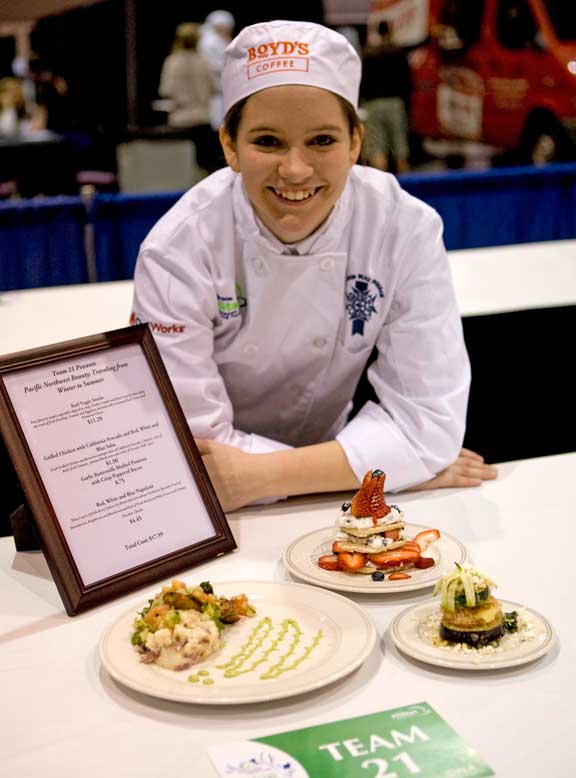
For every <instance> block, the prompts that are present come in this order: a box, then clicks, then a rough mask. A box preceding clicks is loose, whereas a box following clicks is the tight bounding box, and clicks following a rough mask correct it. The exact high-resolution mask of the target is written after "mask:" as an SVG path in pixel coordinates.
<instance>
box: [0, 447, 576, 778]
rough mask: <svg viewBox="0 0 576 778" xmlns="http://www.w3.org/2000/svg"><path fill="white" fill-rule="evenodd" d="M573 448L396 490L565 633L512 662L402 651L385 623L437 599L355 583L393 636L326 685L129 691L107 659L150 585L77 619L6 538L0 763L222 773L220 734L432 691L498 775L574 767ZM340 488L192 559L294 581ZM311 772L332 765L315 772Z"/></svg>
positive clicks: (509, 593) (25, 771)
mask: <svg viewBox="0 0 576 778" xmlns="http://www.w3.org/2000/svg"><path fill="white" fill-rule="evenodd" d="M575 470H576V454H567V455H563V456H556V457H548V458H542V459H532V460H528V461H524V462H512V463H508V464H505V465H503V466H502V467H501V469H500V478H499V479H498V480H497V481H494V482H492V483H486V484H485V485H484V486H483V487H481V488H480V489H474V490H449V491H448V490H446V491H438V492H432V493H428V494H404V495H398V496H395V498H394V501H395V502H397V503H398V504H400V505H401V506H402V507H403V508H404V510H405V512H406V517H407V520H408V521H412V522H414V523H421V524H425V525H428V526H435V527H438V528H439V529H440V530H444V531H446V532H449V533H451V534H453V535H455V536H457V537H458V538H460V539H461V540H462V541H463V542H464V543H465V544H466V545H467V547H468V548H469V550H470V552H471V554H472V557H473V559H474V561H475V563H476V564H477V565H478V567H479V568H480V569H481V570H483V571H484V572H486V573H487V574H490V575H492V576H493V577H494V578H495V579H496V580H497V581H498V582H499V584H500V587H499V590H498V592H499V593H500V595H501V596H502V597H505V598H506V599H510V600H512V601H517V602H523V603H525V604H527V605H529V606H531V607H532V608H534V609H535V610H537V611H539V612H541V613H542V614H544V615H545V616H546V617H547V618H548V619H549V620H550V621H551V622H552V624H553V625H554V627H555V629H556V631H557V634H558V637H559V643H558V645H557V646H556V648H554V649H553V650H552V652H551V653H549V654H548V655H547V656H546V657H544V658H542V659H540V660H538V661H537V662H536V663H534V664H532V665H528V666H525V667H522V668H518V669H515V670H503V671H499V672H489V673H485V674H478V673H472V672H462V671H460V672H449V671H445V670H442V669H439V668H433V667H429V666H426V665H421V664H418V663H415V662H412V661H411V660H409V659H407V658H405V657H404V656H403V655H401V654H400V653H399V652H398V651H397V650H396V649H395V648H394V646H393V645H392V643H391V641H390V638H389V636H388V634H387V628H388V626H389V624H390V622H391V621H392V619H393V617H394V616H395V615H396V614H397V613H398V612H399V611H400V610H401V609H403V608H405V607H406V606H407V605H409V604H411V603H413V602H419V601H422V600H424V599H426V598H427V597H429V596H430V590H427V591H425V592H421V593H420V592H417V593H413V594H412V595H389V596H387V597H383V596H382V597H378V596H376V597H369V596H362V595H350V596H351V598H352V599H354V600H355V601H356V602H357V603H358V604H360V605H361V606H362V607H363V608H365V609H366V612H367V613H368V614H369V615H370V616H371V617H372V619H373V620H374V622H375V624H376V626H377V629H378V632H379V633H380V635H381V636H382V639H381V640H380V641H379V642H378V644H377V647H376V648H375V650H374V652H373V654H372V655H371V656H370V657H369V659H368V660H367V661H366V663H365V665H364V666H363V667H361V668H360V669H359V670H358V671H357V672H355V673H353V674H352V675H351V676H349V677H348V678H346V679H344V680H342V681H340V682H338V683H336V684H335V685H333V686H331V687H329V688H326V689H324V690H323V691H319V692H317V693H315V694H314V695H306V696H303V697H298V698H293V699H289V700H285V701H279V702H274V703H268V704H259V705H254V706H248V705H247V706H242V707H241V708H236V707H230V708H224V707H220V708H208V707H206V708H203V707H201V706H191V705H190V706H189V705H185V704H177V703H169V702H163V701H160V700H155V699H152V698H147V697H145V696H143V695H140V694H138V693H135V692H131V691H128V690H126V689H124V688H123V687H121V686H119V685H117V684H116V683H115V682H113V681H112V680H111V679H110V678H109V676H108V675H107V673H106V672H105V671H104V670H103V669H102V667H101V665H100V661H99V659H98V654H97V650H96V646H97V643H98V640H99V638H100V635H101V633H102V632H103V630H104V629H105V628H106V627H107V626H108V625H109V624H110V623H112V622H113V621H114V620H115V619H116V617H117V616H118V615H119V614H120V613H122V612H123V611H125V610H126V609H127V608H129V607H131V606H133V607H136V606H137V605H140V604H141V603H142V602H143V600H144V599H145V598H146V597H147V595H148V594H149V593H151V592H152V590H154V589H156V588H157V587H150V588H148V589H147V590H146V591H141V592H139V593H137V594H136V595H130V596H127V597H124V598H123V599H121V600H118V601H116V602H114V603H111V604H108V605H105V606H102V607H100V608H98V609H96V610H94V611H91V612H89V613H86V614H83V615H81V616H77V617H75V618H68V617H66V615H65V614H64V611H63V608H62V604H61V602H60V600H59V598H58V594H57V591H56V588H55V586H54V584H53V583H52V581H51V579H50V576H49V573H48V570H47V567H46V564H45V562H44V560H43V557H42V556H41V555H40V554H38V553H16V552H15V550H14V545H13V542H12V540H11V539H9V538H6V539H3V540H1V541H0V591H2V606H1V611H2V614H1V617H0V624H1V633H2V634H1V635H0V646H1V661H0V689H1V693H2V703H3V704H2V708H3V714H4V715H3V724H2V750H1V757H0V760H1V762H2V768H3V769H2V775H5V776H7V778H8V776H9V777H10V778H31V777H32V776H40V775H41V776H42V777H43V778H77V776H78V775H81V776H82V778H102V776H109V778H135V777H136V776H138V778H160V777H161V776H171V775H174V776H176V775H185V776H190V778H213V775H214V772H213V770H212V767H211V764H210V762H209V759H208V756H207V754H206V751H205V748H206V746H207V745H209V744H216V743H222V742H226V741H229V740H234V739H237V738H243V737H258V736H262V735H265V734H272V733H274V732H281V731H286V730H290V729H296V728H299V727H304V726H310V725H314V724H320V723H326V722H329V721H334V720H337V719H343V718H350V717H353V716H357V715H361V714H366V713H372V712H376V711H378V710H385V709H387V708H392V707H396V706H402V705H408V704H411V703H416V702H421V701H427V702H429V703H430V704H431V705H432V706H433V707H434V708H435V709H436V710H437V711H438V712H439V713H440V715H441V716H443V717H444V718H445V719H446V720H447V721H448V723H450V724H451V725H452V726H453V727H454V728H455V729H456V731H457V732H458V733H459V734H460V735H461V736H462V737H463V738H464V739H465V740H466V741H467V743H468V744H469V745H470V746H472V747H474V748H475V749H477V750H478V752H479V753H480V755H481V756H482V757H484V759H485V760H486V761H487V762H488V763H489V764H490V765H491V766H492V768H493V769H494V770H495V772H496V774H497V776H498V777H499V778H542V776H554V778H572V776H573V775H574V756H573V754H574V746H573V737H574V734H573V724H574V705H573V693H574V689H575V687H576V656H575V651H574V645H575V642H576V626H575V622H574V607H573V602H572V598H573V596H574V591H575V583H576V573H575V570H576V566H575V564H574V553H575V552H574V549H575V547H576V523H575V522H574V520H573V518H574V505H575V504H576V478H574V473H575ZM341 499H342V495H333V496H330V497H325V496H323V497H320V496H319V497H309V498H305V499H304V498H302V499H292V500H289V501H287V502H285V503H282V504H279V505H275V506H268V507H262V508H258V509H244V510H242V511H239V512H237V513H235V514H231V516H230V524H231V527H232V530H233V532H234V535H235V537H236V540H237V542H238V546H239V549H238V550H237V551H236V552H234V553H232V554H229V555H227V556H225V557H222V558H219V559H217V560H215V561H214V562H211V563H210V564H206V565H203V566H202V567H200V568H196V569H195V570H193V571H188V572H187V573H185V574H183V576H182V577H184V578H186V579H187V580H188V581H190V582H193V581H202V580H205V579H207V578H209V579H210V580H211V581H212V582H213V583H215V584H217V582H218V581H233V580H247V579H252V580H276V581H283V580H288V579H289V575H288V574H287V572H286V571H285V569H284V566H283V564H282V562H281V556H282V553H283V550H284V549H285V547H286V546H287V544H289V543H290V542H291V541H292V540H293V539H295V538H296V537H298V536H300V535H302V534H304V533H306V532H308V531H310V530H312V529H315V528H320V527H323V526H327V525H331V524H332V523H333V520H334V518H335V515H336V511H337V508H338V506H339V504H340V502H341ZM315 778H321V776H316V777H315Z"/></svg>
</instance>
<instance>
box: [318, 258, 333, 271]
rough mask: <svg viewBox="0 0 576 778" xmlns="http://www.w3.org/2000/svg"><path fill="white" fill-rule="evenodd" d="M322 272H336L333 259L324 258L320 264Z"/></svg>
mask: <svg viewBox="0 0 576 778" xmlns="http://www.w3.org/2000/svg"><path fill="white" fill-rule="evenodd" d="M320 270H334V260H333V259H332V257H324V259H323V260H322V261H321V262H320Z"/></svg>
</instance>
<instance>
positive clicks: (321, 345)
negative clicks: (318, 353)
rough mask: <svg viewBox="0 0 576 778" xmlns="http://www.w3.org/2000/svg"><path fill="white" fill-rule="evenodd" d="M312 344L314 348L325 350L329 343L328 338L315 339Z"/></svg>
mask: <svg viewBox="0 0 576 778" xmlns="http://www.w3.org/2000/svg"><path fill="white" fill-rule="evenodd" d="M312 343H313V345H314V348H324V346H325V345H326V343H328V341H327V340H326V338H314V340H313V341H312Z"/></svg>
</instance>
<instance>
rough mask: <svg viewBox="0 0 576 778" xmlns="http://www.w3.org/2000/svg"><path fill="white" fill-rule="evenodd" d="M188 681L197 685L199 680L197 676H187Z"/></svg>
mask: <svg viewBox="0 0 576 778" xmlns="http://www.w3.org/2000/svg"><path fill="white" fill-rule="evenodd" d="M188 680H189V681H190V683H198V681H199V680H200V679H199V678H198V676H197V675H189V676H188Z"/></svg>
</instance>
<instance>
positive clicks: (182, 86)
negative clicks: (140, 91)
mask: <svg viewBox="0 0 576 778" xmlns="http://www.w3.org/2000/svg"><path fill="white" fill-rule="evenodd" d="M199 35H200V26H199V25H198V24H194V23H192V22H184V23H183V24H179V25H178V27H177V28H176V35H175V38H174V43H173V45H172V51H171V53H170V54H169V55H168V57H166V59H165V61H164V64H163V66H162V73H161V76H160V87H159V90H158V91H159V93H160V95H161V97H165V98H168V99H169V100H170V101H171V102H172V108H171V110H170V112H169V114H168V124H169V125H170V126H171V127H180V128H187V129H189V130H190V138H191V139H192V141H193V142H194V145H195V146H196V162H197V164H198V166H199V167H200V168H201V169H202V170H204V171H206V172H209V173H212V172H214V170H217V169H218V168H219V167H222V166H223V164H224V162H223V157H222V155H221V152H220V143H219V140H218V134H217V133H216V132H215V130H213V129H212V127H211V123H210V118H211V114H210V99H211V97H212V95H214V94H215V93H216V92H217V85H216V81H215V78H214V75H213V73H212V69H211V67H210V65H209V64H208V62H207V60H206V59H205V58H204V57H203V56H202V55H201V54H200V53H199V52H198V50H197V46H198V39H199ZM221 159H222V161H220V160H221Z"/></svg>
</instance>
